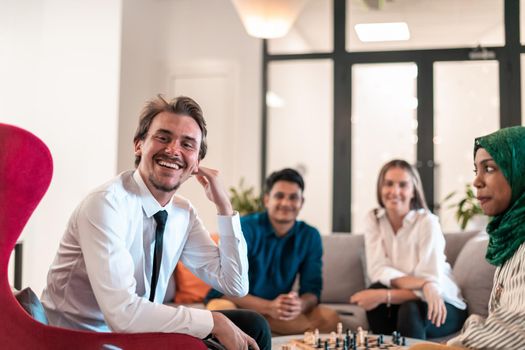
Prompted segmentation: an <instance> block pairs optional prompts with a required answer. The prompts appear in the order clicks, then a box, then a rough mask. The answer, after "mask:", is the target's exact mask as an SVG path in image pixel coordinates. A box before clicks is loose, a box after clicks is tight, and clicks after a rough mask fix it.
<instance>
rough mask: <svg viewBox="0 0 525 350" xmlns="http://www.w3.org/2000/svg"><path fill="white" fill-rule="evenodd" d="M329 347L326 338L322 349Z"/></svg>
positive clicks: (325, 349) (326, 349)
mask: <svg viewBox="0 0 525 350" xmlns="http://www.w3.org/2000/svg"><path fill="white" fill-rule="evenodd" d="M328 349H330V345H329V344H328V340H325V341H324V350H328Z"/></svg>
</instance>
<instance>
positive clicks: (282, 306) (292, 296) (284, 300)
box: [267, 292, 303, 321]
mask: <svg viewBox="0 0 525 350" xmlns="http://www.w3.org/2000/svg"><path fill="white" fill-rule="evenodd" d="M302 308H303V301H302V299H301V298H300V297H299V296H298V295H297V293H296V292H290V293H287V294H281V295H279V296H278V297H277V298H275V299H274V300H271V301H270V303H269V307H268V312H267V314H268V316H270V317H272V318H275V319H277V320H281V321H290V320H293V319H294V318H296V317H297V316H299V315H300V314H301V312H302Z"/></svg>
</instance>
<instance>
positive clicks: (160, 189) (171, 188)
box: [148, 175, 181, 193]
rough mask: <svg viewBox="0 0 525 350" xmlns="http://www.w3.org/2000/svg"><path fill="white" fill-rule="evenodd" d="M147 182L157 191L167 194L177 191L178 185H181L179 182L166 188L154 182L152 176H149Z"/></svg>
mask: <svg viewBox="0 0 525 350" xmlns="http://www.w3.org/2000/svg"><path fill="white" fill-rule="evenodd" d="M148 180H149V183H150V184H152V185H153V187H155V188H156V189H157V190H159V191H163V192H168V193H169V192H173V191H176V190H178V189H179V187H180V184H181V182H180V181H179V182H177V183H176V184H175V185H173V186H166V185H163V184H161V183H159V182H157V180H155V178H154V177H153V175H150V176H149V179H148Z"/></svg>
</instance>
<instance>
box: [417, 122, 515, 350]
mask: <svg viewBox="0 0 525 350" xmlns="http://www.w3.org/2000/svg"><path fill="white" fill-rule="evenodd" d="M474 168H475V173H476V176H475V178H474V186H475V187H476V189H477V198H478V200H479V202H480V205H481V208H482V209H483V212H484V213H485V214H487V215H489V216H491V217H492V219H491V221H490V223H489V224H488V226H487V233H488V234H489V245H488V248H487V254H486V258H487V260H488V262H489V263H491V264H493V265H495V266H497V269H496V272H495V274H494V284H493V287H492V293H491V295H490V301H489V314H488V316H487V318H483V317H481V316H479V315H471V316H470V317H469V318H468V319H467V321H466V322H465V325H464V326H463V330H462V331H461V334H460V335H458V336H457V337H456V338H453V339H451V340H450V341H449V342H448V346H444V345H430V344H428V343H425V344H420V345H416V346H414V347H412V349H414V350H416V349H452V348H455V347H459V348H470V349H506V350H508V349H524V348H525V243H524V242H525V127H523V126H516V127H511V128H506V129H501V130H499V131H497V132H495V133H493V134H490V135H487V136H483V137H480V138H477V139H476V141H475V145H474Z"/></svg>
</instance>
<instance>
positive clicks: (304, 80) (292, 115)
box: [266, 60, 333, 234]
mask: <svg viewBox="0 0 525 350" xmlns="http://www.w3.org/2000/svg"><path fill="white" fill-rule="evenodd" d="M332 71H333V64H332V62H331V61H329V60H316V61H307V60H305V61H288V62H272V63H270V65H269V80H270V87H269V91H268V95H267V102H266V103H267V105H268V138H267V140H268V144H267V150H268V173H270V172H272V171H275V170H280V169H282V168H285V167H291V168H295V169H296V170H298V171H299V172H300V173H301V174H302V175H303V176H304V181H305V193H304V196H305V198H306V200H305V203H304V206H303V209H302V210H301V213H300V215H299V217H300V218H301V219H302V220H305V221H306V222H308V223H309V224H310V225H313V226H315V227H317V228H318V229H319V231H320V232H321V233H324V234H326V233H329V232H331V231H332V185H331V184H332V164H333V160H332V149H333V146H332V144H333V103H332V100H333V98H332V96H333V77H332V76H333V73H332Z"/></svg>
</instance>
